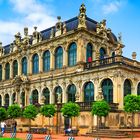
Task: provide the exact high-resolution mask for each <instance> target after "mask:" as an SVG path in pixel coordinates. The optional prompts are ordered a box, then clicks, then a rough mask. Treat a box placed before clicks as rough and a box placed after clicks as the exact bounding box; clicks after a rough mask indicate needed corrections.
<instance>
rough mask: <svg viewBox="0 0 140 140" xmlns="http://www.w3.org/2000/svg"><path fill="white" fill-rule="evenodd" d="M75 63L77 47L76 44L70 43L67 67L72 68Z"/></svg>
mask: <svg viewBox="0 0 140 140" xmlns="http://www.w3.org/2000/svg"><path fill="white" fill-rule="evenodd" d="M76 61H77V45H76V43H72V44H71V45H70V46H69V49H68V65H69V66H74V65H76Z"/></svg>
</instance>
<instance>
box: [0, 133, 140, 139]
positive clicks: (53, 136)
mask: <svg viewBox="0 0 140 140" xmlns="http://www.w3.org/2000/svg"><path fill="white" fill-rule="evenodd" d="M26 134H27V133H17V138H21V139H23V140H26ZM45 136H46V135H44V134H33V140H45V139H44V138H45ZM4 137H8V138H10V133H5V134H4ZM0 139H1V138H0ZM120 139H121V138H117V139H116V138H101V140H120ZM52 140H68V136H64V135H63V134H60V135H52ZM75 140H94V138H93V137H85V136H76V137H75ZM122 140H131V138H122ZM134 140H140V137H139V138H134Z"/></svg>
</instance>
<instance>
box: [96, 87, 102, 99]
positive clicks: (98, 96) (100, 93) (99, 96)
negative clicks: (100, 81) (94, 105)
mask: <svg viewBox="0 0 140 140" xmlns="http://www.w3.org/2000/svg"><path fill="white" fill-rule="evenodd" d="M103 99H104V96H103V92H102V88H101V87H99V89H98V95H97V96H96V100H97V101H101V100H103Z"/></svg>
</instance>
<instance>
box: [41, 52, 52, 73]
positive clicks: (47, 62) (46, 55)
mask: <svg viewBox="0 0 140 140" xmlns="http://www.w3.org/2000/svg"><path fill="white" fill-rule="evenodd" d="M49 70H50V52H49V51H45V52H44V54H43V71H45V72H46V71H49Z"/></svg>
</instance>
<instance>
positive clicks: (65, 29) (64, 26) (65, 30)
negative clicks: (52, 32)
mask: <svg viewBox="0 0 140 140" xmlns="http://www.w3.org/2000/svg"><path fill="white" fill-rule="evenodd" d="M66 32H67V28H66V23H65V22H64V23H63V34H65V33H66Z"/></svg>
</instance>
